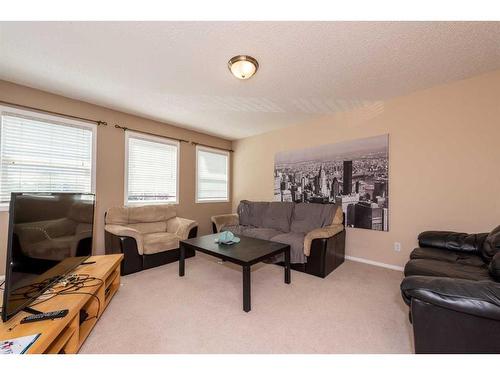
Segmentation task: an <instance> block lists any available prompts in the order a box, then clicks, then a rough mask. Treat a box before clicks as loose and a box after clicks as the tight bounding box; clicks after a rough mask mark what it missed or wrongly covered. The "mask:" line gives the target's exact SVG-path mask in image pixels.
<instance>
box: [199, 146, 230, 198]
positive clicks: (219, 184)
mask: <svg viewBox="0 0 500 375" xmlns="http://www.w3.org/2000/svg"><path fill="white" fill-rule="evenodd" d="M228 201H229V152H227V151H221V150H216V149H212V148H207V147H201V146H197V147H196V202H228Z"/></svg>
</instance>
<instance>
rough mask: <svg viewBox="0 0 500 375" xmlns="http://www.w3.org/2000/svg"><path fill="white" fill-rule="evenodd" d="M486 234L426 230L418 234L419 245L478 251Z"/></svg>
mask: <svg viewBox="0 0 500 375" xmlns="http://www.w3.org/2000/svg"><path fill="white" fill-rule="evenodd" d="M485 238H486V234H468V233H458V232H449V231H427V232H422V233H420V235H419V236H418V244H419V246H420V247H434V248H440V249H447V250H454V251H467V252H473V253H474V252H478V251H479V250H481V248H482V246H483V242H484V239H485Z"/></svg>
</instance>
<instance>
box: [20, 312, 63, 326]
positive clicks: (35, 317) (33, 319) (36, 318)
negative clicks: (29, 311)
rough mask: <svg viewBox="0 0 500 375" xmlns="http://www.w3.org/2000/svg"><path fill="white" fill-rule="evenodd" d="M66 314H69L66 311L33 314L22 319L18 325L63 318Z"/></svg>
mask: <svg viewBox="0 0 500 375" xmlns="http://www.w3.org/2000/svg"><path fill="white" fill-rule="evenodd" d="M68 312H69V311H68V310H57V311H50V312H46V313H41V314H34V315H30V316H27V317H25V318H23V319H22V320H21V322H20V323H21V324H24V323H32V322H38V321H40V320H49V319H52V320H53V319H57V318H64V317H65V316H66V315H68Z"/></svg>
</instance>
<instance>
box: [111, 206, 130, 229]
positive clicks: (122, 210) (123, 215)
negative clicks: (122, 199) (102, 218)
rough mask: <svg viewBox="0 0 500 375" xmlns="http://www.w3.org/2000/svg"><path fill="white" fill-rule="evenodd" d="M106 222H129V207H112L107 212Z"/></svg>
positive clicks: (118, 223) (119, 223) (121, 223)
mask: <svg viewBox="0 0 500 375" xmlns="http://www.w3.org/2000/svg"><path fill="white" fill-rule="evenodd" d="M106 224H116V225H123V224H128V207H124V206H121V207H111V208H110V209H109V210H108V211H107V212H106Z"/></svg>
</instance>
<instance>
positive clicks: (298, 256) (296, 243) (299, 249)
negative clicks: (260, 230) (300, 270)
mask: <svg viewBox="0 0 500 375" xmlns="http://www.w3.org/2000/svg"><path fill="white" fill-rule="evenodd" d="M304 236H305V234H304V233H294V232H289V233H282V234H278V235H277V236H274V237H272V238H271V241H274V242H280V243H285V244H287V245H290V261H291V262H292V263H305V262H306V256H305V255H304Z"/></svg>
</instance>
